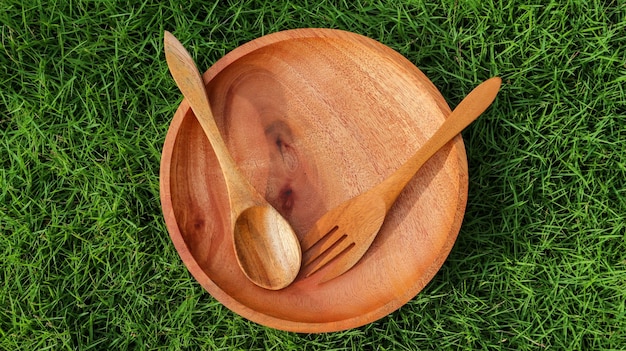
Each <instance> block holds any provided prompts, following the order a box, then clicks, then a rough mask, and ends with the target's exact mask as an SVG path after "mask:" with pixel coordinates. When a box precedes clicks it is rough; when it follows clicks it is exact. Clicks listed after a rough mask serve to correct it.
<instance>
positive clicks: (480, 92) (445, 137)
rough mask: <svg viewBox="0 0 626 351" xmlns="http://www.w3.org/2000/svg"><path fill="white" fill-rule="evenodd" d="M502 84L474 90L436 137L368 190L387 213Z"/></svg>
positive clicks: (487, 84)
mask: <svg viewBox="0 0 626 351" xmlns="http://www.w3.org/2000/svg"><path fill="white" fill-rule="evenodd" d="M501 83H502V80H501V79H500V78H499V77H493V78H490V79H488V80H486V81H484V82H483V83H481V84H480V85H478V86H477V87H476V88H474V90H472V91H471V92H470V93H469V94H468V95H467V96H466V97H465V98H464V99H463V100H462V101H461V102H460V103H459V104H458V105H457V107H456V108H455V109H454V111H452V113H450V115H449V116H448V117H447V118H446V120H445V121H444V122H443V124H442V125H441V126H440V127H439V129H437V131H436V132H435V134H433V136H432V137H431V138H430V139H428V140H427V141H426V143H425V144H424V145H423V146H422V147H420V148H419V150H417V152H416V153H415V154H414V155H413V156H411V158H409V159H408V161H406V162H405V163H404V164H403V165H402V166H400V168H398V170H396V171H395V172H394V173H393V174H392V175H391V176H389V177H388V178H387V179H385V180H384V181H383V182H381V183H380V184H378V185H377V186H376V187H374V188H373V189H371V190H370V191H376V192H378V193H379V195H380V196H381V197H382V198H383V200H384V201H385V204H386V206H387V212H388V211H389V209H390V208H391V206H392V205H393V203H394V202H395V201H396V199H397V198H398V196H399V195H400V193H401V192H402V190H403V189H404V188H405V187H406V185H407V184H408V183H409V181H410V180H411V179H412V178H413V176H414V175H415V174H416V173H417V171H418V170H419V169H420V168H421V167H422V166H423V165H424V163H426V161H428V160H429V159H430V158H431V157H432V156H433V155H434V154H435V153H436V152H437V151H438V150H440V149H441V148H442V147H444V146H445V145H446V144H447V143H448V142H449V141H450V140H452V139H454V137H455V136H456V135H457V134H459V133H461V131H462V130H463V129H465V128H466V127H467V126H469V125H470V124H471V123H472V122H473V121H474V120H476V118H478V116H480V115H481V114H482V113H483V112H484V111H485V110H486V109H487V108H488V107H489V106H490V105H491V103H492V102H493V100H494V99H495V98H496V95H497V94H498V90H499V89H500V85H501Z"/></svg>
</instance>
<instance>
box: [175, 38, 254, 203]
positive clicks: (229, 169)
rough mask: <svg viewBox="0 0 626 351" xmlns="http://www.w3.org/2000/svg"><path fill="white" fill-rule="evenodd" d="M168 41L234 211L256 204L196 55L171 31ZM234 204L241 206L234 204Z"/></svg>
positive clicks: (177, 76)
mask: <svg viewBox="0 0 626 351" xmlns="http://www.w3.org/2000/svg"><path fill="white" fill-rule="evenodd" d="M164 44H165V59H166V61H167V65H168V67H169V70H170V73H171V74H172V77H173V78H174V81H176V84H177V85H178V88H179V89H180V91H181V92H182V93H183V96H184V97H185V98H186V99H187V101H188V103H189V106H190V107H191V109H192V110H193V113H194V114H195V115H196V118H197V119H198V122H199V123H200V126H201V127H202V130H203V131H204V133H205V134H206V136H207V138H208V139H209V142H210V143H211V146H212V147H213V150H214V152H215V155H216V156H217V160H218V162H219V164H220V166H221V168H222V173H223V175H224V180H225V182H226V186H227V188H228V192H229V194H230V197H231V211H234V212H241V211H243V210H244V209H246V208H248V207H250V206H253V205H256V204H257V203H258V200H257V199H258V197H260V195H259V194H258V193H257V192H256V191H255V190H254V189H253V188H252V186H251V185H250V184H249V183H248V181H247V180H246V179H245V178H244V177H243V176H242V175H241V174H240V173H239V171H238V170H237V166H236V163H235V161H234V160H233V158H232V156H231V155H230V152H229V151H228V148H227V147H226V143H225V142H224V139H222V135H221V134H220V131H219V129H218V128H217V124H215V119H214V117H213V112H212V111H211V104H210V103H209V98H208V97H207V91H206V87H205V85H204V81H203V80H202V76H201V75H200V72H199V71H198V68H197V67H196V64H195V63H194V61H193V58H192V57H191V55H190V54H189V52H188V51H187V50H186V49H185V47H184V46H183V45H182V44H181V43H180V41H178V39H176V37H175V36H174V35H172V34H171V33H170V32H168V31H165V33H164ZM233 200H234V201H233ZM233 206H236V207H237V208H232V207H233Z"/></svg>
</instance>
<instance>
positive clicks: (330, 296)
mask: <svg viewBox="0 0 626 351" xmlns="http://www.w3.org/2000/svg"><path fill="white" fill-rule="evenodd" d="M203 78H204V81H205V83H206V86H207V89H208V94H209V98H210V101H211V104H212V109H213V113H214V115H215V119H216V122H217V124H218V127H219V128H220V131H221V132H222V135H223V136H224V139H225V140H226V143H227V145H228V148H229V150H230V151H231V153H232V155H233V157H234V159H235V161H236V162H237V164H238V166H239V167H240V169H241V171H242V172H243V174H244V175H245V176H246V177H247V178H248V179H249V180H250V182H251V184H252V185H253V186H254V187H255V188H256V189H257V190H258V191H259V192H260V193H261V194H265V197H266V198H267V200H268V201H269V202H270V203H271V204H272V205H273V206H275V207H276V208H277V209H278V210H279V211H280V212H281V214H283V216H285V218H287V220H288V221H289V222H290V223H291V224H292V226H293V228H294V230H295V231H296V233H297V234H298V236H300V237H302V236H303V235H305V234H306V233H307V231H308V229H309V228H310V227H311V226H312V225H313V223H315V221H316V220H317V219H318V218H319V217H320V216H321V215H322V214H323V213H325V211H327V210H328V209H330V208H333V207H334V206H336V205H337V204H339V203H341V202H342V201H344V200H346V199H348V198H350V197H352V196H354V195H357V194H358V193H361V192H363V191H364V190H366V189H368V188H370V187H372V186H373V185H375V184H377V183H378V182H380V181H382V180H383V179H384V178H385V177H387V176H388V175H389V174H391V173H392V172H393V171H394V170H396V169H397V168H398V167H399V166H400V165H401V164H402V163H403V162H404V161H405V160H406V159H408V158H409V156H411V155H412V154H413V153H414V152H415V151H416V150H417V149H418V148H419V147H420V145H422V144H423V143H424V142H425V141H426V140H427V139H428V137H429V136H430V135H432V133H434V131H435V130H436V129H437V128H438V126H439V125H440V124H441V123H442V121H443V120H444V118H445V117H446V116H447V115H448V114H449V113H450V109H449V107H448V106H447V104H446V103H445V101H444V99H443V97H442V96H441V94H440V93H439V92H438V90H437V89H436V88H435V86H434V85H433V84H432V83H431V82H430V81H429V80H428V78H426V76H425V75H424V74H423V73H422V72H421V71H420V70H419V69H417V68H416V67H415V66H414V65H412V64H411V63H410V62H409V61H408V60H406V59H405V58H404V57H402V56H401V55H400V54H398V53H396V52H395V51H393V50H391V49H390V48H388V47H386V46H384V45H382V44H380V43H378V42H376V41H374V40H371V39H368V38H365V37H363V36H360V35H357V34H353V33H349V32H343V31H338V30H329V29H298V30H289V31H284V32H279V33H274V34H270V35H267V36H264V37H261V38H259V39H256V40H254V41H252V42H249V43H247V44H245V45H242V46H240V47H239V48H237V49H235V50H233V51H232V52H230V53H229V54H227V55H226V56H224V57H223V58H222V59H221V60H219V61H218V62H217V63H215V65H213V66H212V67H211V68H210V69H209V70H208V71H207V72H206V73H205V74H204V76H203ZM466 162H467V161H466V155H465V149H464V146H463V141H462V138H461V137H460V136H458V137H457V138H456V139H455V140H454V141H453V142H451V143H449V144H448V145H447V146H446V147H444V149H442V150H440V151H439V152H438V153H437V154H436V155H435V156H433V158H432V159H431V160H430V161H428V162H427V163H426V165H425V166H424V167H423V168H422V169H421V170H420V171H419V172H418V173H417V174H416V176H415V177H414V178H413V180H412V181H411V182H410V183H409V185H408V186H407V188H406V189H405V190H404V192H403V193H402V195H401V196H400V198H399V199H398V201H397V203H396V204H395V205H394V207H393V208H392V210H391V212H390V213H389V216H388V217H387V219H386V221H385V223H384V225H383V227H382V229H381V231H380V233H379V234H378V236H377V237H376V239H375V240H374V243H373V244H372V247H371V248H370V249H369V251H368V252H367V253H366V255H365V256H364V257H363V258H362V259H361V261H359V263H358V264H357V265H356V266H354V267H353V268H352V269H351V270H350V271H348V272H346V273H345V274H344V275H342V276H340V277H338V278H336V279H334V280H331V281H329V282H326V283H324V284H319V282H318V281H317V280H318V278H317V276H318V275H316V274H314V275H313V276H311V277H309V278H298V279H297V280H296V281H295V282H294V283H293V284H292V285H290V286H289V287H287V288H285V289H283V290H279V291H270V290H265V289H262V288H259V287H257V286H256V285H254V284H252V283H251V282H250V281H248V279H246V277H245V276H244V274H243V273H242V272H241V270H240V269H239V266H238V265H237V261H236V259H235V253H234V249H233V243H232V233H231V224H230V219H229V218H228V213H229V212H228V209H229V208H228V206H229V205H228V199H227V197H226V189H225V184H224V180H223V177H222V174H221V171H220V168H219V165H218V163H217V160H216V158H215V155H214V154H213V151H212V149H211V147H210V144H209V142H208V141H207V139H206V137H205V136H204V134H203V132H202V130H201V128H200V125H199V124H198V122H197V121H196V119H195V116H194V115H193V112H192V111H191V110H190V108H189V106H188V104H187V102H186V101H185V100H183V101H182V103H181V104H180V106H179V108H178V110H177V111H176V114H175V115H174V119H173V121H172V123H171V126H170V129H169V131H168V134H167V137H166V140H165V145H164V147H163V155H162V160H161V202H162V207H163V212H164V217H165V221H166V224H167V228H168V231H169V233H170V236H171V239H172V241H173V243H174V245H175V247H176V249H177V250H178V253H179V254H180V257H181V259H182V261H183V262H184V263H185V265H186V266H187V268H188V269H189V271H190V272H191V274H192V275H193V276H194V277H195V279H197V281H198V282H199V283H200V284H201V285H202V286H203V287H204V288H205V289H206V290H207V291H208V292H209V293H210V294H211V295H212V296H213V297H215V298H216V299H217V300H218V301H220V302H221V303H223V304H224V305H225V306H226V307H228V308H229V309H231V310H232V311H234V312H235V313H238V314H239V315H241V316H243V317H245V318H248V319H249V320H252V321H254V322H257V323H260V324H263V325H266V326H269V327H272V328H276V329H282V330H288V331H294V332H307V333H317V332H329V331H338V330H344V329H349V328H354V327H358V326H361V325H364V324H367V323H369V322H372V321H374V320H377V319H379V318H381V317H384V316H386V315H387V314H389V313H391V312H392V311H394V310H396V309H398V308H399V307H401V306H402V305H403V304H405V303H406V302H408V301H409V300H410V299H412V298H413V297H414V296H415V295H416V294H417V293H418V292H419V291H420V290H422V288H423V287H424V286H425V285H426V284H427V283H428V282H429V281H430V280H431V279H432V278H433V276H434V275H435V274H436V272H437V271H438V270H439V268H440V267H441V265H442V264H443V262H444V260H445V259H446V257H447V256H448V253H449V252H450V250H451V248H452V246H453V244H454V241H455V239H456V237H457V234H458V231H459V228H460V226H461V221H462V218H463V214H464V211H465V204H466V201H467V163H466Z"/></svg>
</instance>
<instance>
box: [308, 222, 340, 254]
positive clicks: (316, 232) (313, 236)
mask: <svg viewBox="0 0 626 351" xmlns="http://www.w3.org/2000/svg"><path fill="white" fill-rule="evenodd" d="M337 229H338V227H337V226H335V227H333V228H331V229H330V230H328V229H324V230H322V228H318V227H314V228H313V229H312V230H310V231H309V232H308V233H307V234H306V236H305V237H304V238H303V239H302V241H300V249H301V250H302V251H303V252H304V251H307V250H309V249H311V248H312V247H313V246H315V245H316V244H317V243H318V242H319V241H320V240H322V239H323V238H326V237H328V236H329V235H330V234H332V233H333V232H335V231H336V230H337Z"/></svg>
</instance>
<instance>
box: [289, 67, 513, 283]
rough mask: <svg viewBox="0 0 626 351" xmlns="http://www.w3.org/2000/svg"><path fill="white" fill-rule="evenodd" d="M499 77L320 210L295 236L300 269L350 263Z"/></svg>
mask: <svg viewBox="0 0 626 351" xmlns="http://www.w3.org/2000/svg"><path fill="white" fill-rule="evenodd" d="M501 82H502V80H501V79H500V78H499V77H494V78H491V79H488V80H487V81H485V82H483V83H482V84H480V85H479V86H477V87H476V88H474V90H472V91H471V92H470V93H469V94H468V95H467V96H466V97H465V99H463V101H461V103H459V105H458V106H457V107H456V108H455V109H454V111H452V113H451V114H450V115H449V116H448V118H447V119H446V120H445V122H444V123H443V124H442V125H441V127H440V128H439V129H438V130H437V131H436V132H435V134H434V135H433V136H432V137H431V138H430V139H428V141H427V142H426V144H424V145H423V146H422V147H421V148H420V149H419V150H418V151H417V152H416V153H415V154H414V155H413V156H412V157H411V158H410V159H409V160H408V161H407V162H406V163H405V164H403V165H402V166H401V167H400V168H399V169H398V170H397V171H396V172H395V173H393V174H392V175H391V176H390V177H388V178H387V179H385V180H384V181H383V182H381V183H379V184H378V185H376V186H375V187H373V188H371V189H370V190H368V191H367V192H365V193H362V194H361V195H358V196H356V197H353V198H351V199H349V200H347V201H345V202H343V203H342V204H340V205H339V206H337V207H335V208H334V209H332V210H330V211H329V212H327V213H326V214H324V215H323V216H322V217H321V218H320V219H319V220H318V221H317V222H316V223H315V225H314V226H313V228H312V229H311V230H310V231H309V232H308V233H307V234H306V236H305V237H304V238H303V240H302V242H301V247H302V250H303V251H304V254H303V263H302V270H301V274H303V275H304V276H310V275H311V274H313V273H315V272H317V271H318V270H319V269H322V268H323V267H325V266H326V265H327V264H328V263H329V262H331V261H333V263H332V266H331V267H329V270H328V271H326V272H325V274H324V278H322V280H320V282H325V281H328V280H330V279H333V278H335V277H337V276H339V275H341V274H343V273H344V272H346V271H347V270H349V269H350V268H352V267H353V266H354V265H355V264H356V263H357V262H358V261H359V260H360V259H361V257H362V256H363V255H364V254H365V252H366V251H367V249H368V248H369V247H370V245H371V244H372V241H374V238H375V237H376V234H377V233H378V231H379V230H380V227H381V226H382V224H383V221H384V220H385V217H386V215H387V213H388V212H389V210H390V209H391V206H392V205H393V204H394V202H395V201H396V199H397V198H398V196H399V195H400V193H401V192H402V190H403V189H404V187H405V186H406V184H407V183H408V182H409V181H410V180H411V178H413V176H414V175H415V173H417V171H418V170H419V169H420V168H421V167H422V165H423V164H424V163H425V162H426V161H428V159H430V157H431V156H432V155H434V154H435V153H436V152H437V151H438V150H439V149H441V148H442V147H443V146H444V145H445V144H447V143H448V142H449V141H450V140H452V139H453V138H454V137H455V136H456V135H457V134H459V133H460V132H461V131H462V130H463V129H465V127H467V126H468V125H469V124H470V123H472V122H473V121H474V120H475V119H476V118H478V116H480V114H482V113H483V112H484V111H485V110H486V109H487V107H489V105H491V103H492V102H493V100H494V99H495V97H496V95H497V93H498V90H499V89H500V84H501Z"/></svg>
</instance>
